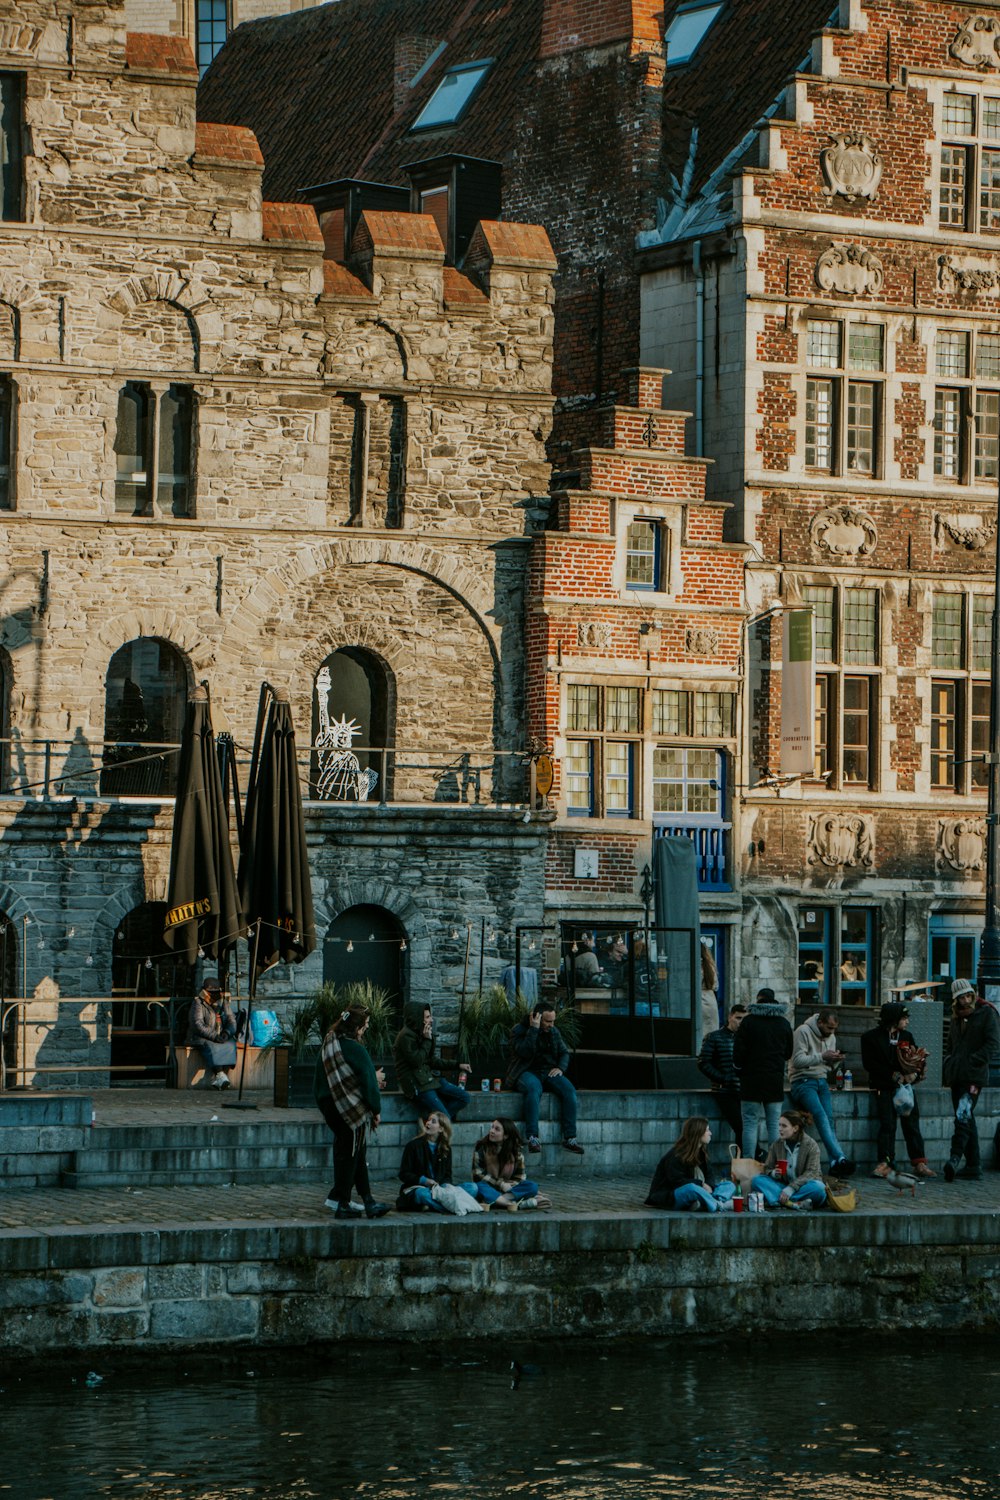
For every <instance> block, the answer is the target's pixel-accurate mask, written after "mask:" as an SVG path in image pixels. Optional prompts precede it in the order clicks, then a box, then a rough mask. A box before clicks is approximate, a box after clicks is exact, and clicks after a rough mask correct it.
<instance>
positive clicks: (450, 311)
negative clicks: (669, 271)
mask: <svg viewBox="0 0 1000 1500" xmlns="http://www.w3.org/2000/svg"><path fill="white" fill-rule="evenodd" d="M125 16H126V12H125V9H124V7H123V5H122V4H121V3H119V0H107V3H96V4H95V3H86V4H85V3H79V0H78V3H69V0H58V3H53V0H39V3H30V0H25V3H21V4H18V6H17V8H16V24H15V22H14V21H5V22H3V23H2V24H0V88H2V89H3V102H4V111H3V122H4V129H5V130H6V132H7V138H6V140H5V152H4V153H3V155H2V157H0V159H2V160H4V162H5V166H4V169H3V175H2V188H3V217H2V219H0V240H2V243H3V256H2V261H3V265H2V269H0V444H2V452H0V459H2V463H0V526H2V530H3V535H4V542H5V565H4V570H3V578H4V584H3V614H2V619H0V703H2V724H3V734H2V739H3V750H4V756H3V766H2V770H3V782H2V796H0V844H2V847H3V849H4V851H5V859H4V867H3V872H2V876H0V910H2V912H3V915H4V918H5V921H4V927H3V932H4V939H3V954H4V961H5V965H6V968H5V973H4V987H5V992H6V993H7V994H8V995H9V994H11V993H15V992H19V991H20V988H21V984H22V982H24V981H26V985H27V990H28V992H29V994H30V993H31V992H32V991H34V990H35V988H36V987H37V986H38V985H39V983H40V982H45V983H46V984H47V985H48V988H47V989H46V993H47V994H48V995H49V997H50V999H53V1001H54V1000H55V999H56V998H57V997H58V995H59V993H60V992H61V993H62V994H64V995H73V996H77V995H92V996H102V995H103V996H106V995H108V994H110V993H111V990H112V987H113V986H114V987H115V988H122V987H125V986H133V987H134V986H135V985H136V984H138V985H139V988H140V993H147V992H148V991H149V989H150V988H151V987H152V989H154V990H155V989H158V988H161V987H162V986H163V985H165V984H166V983H167V982H168V980H169V975H168V974H167V971H166V970H165V969H161V967H160V958H161V957H162V943H160V942H159V939H158V937H157V909H156V907H155V904H156V903H158V902H162V901H163V899H164V896H165V889H166V879H167V868H168V859H169V840H170V828H171V802H170V797H171V791H172V778H173V775H174V767H175V765H176V757H175V756H174V757H171V755H170V753H169V751H168V750H167V749H164V750H163V753H162V754H157V753H156V747H161V748H162V747H164V746H169V745H170V744H173V743H176V741H177V739H178V737H179V731H180V726H181V723H182V718H183V708H184V703H185V701H186V697H187V693H188V690H189V689H190V688H191V687H193V686H194V685H195V683H196V682H198V681H200V680H201V679H207V680H208V682H209V684H210V687H211V692H212V702H213V708H214V711H215V717H216V724H217V727H219V726H220V725H228V727H229V728H230V729H231V731H232V733H233V735H234V737H235V740H236V742H237V745H238V746H239V747H242V750H241V753H245V752H246V750H247V748H248V747H249V745H250V744H251V742H252V736H253V724H254V714H255V709H256V704H257V696H258V688H259V684H260V682H261V680H262V679H264V678H266V679H267V680H268V681H270V682H272V683H274V684H275V685H277V686H279V687H286V688H287V690H288V691H289V693H290V695H291V700H292V708H293V718H294V721H295V725H296V729H297V735H298V742H299V747H300V761H301V764H302V766H303V775H304V776H305V775H306V774H307V771H306V763H307V761H309V743H310V740H311V739H316V738H318V737H319V736H320V734H321V733H322V734H324V735H326V740H325V741H324V747H323V748H324V753H325V750H326V749H327V748H329V747H330V746H332V740H331V738H330V736H331V735H333V737H334V738H336V731H335V730H334V728H333V727H332V726H333V721H335V720H339V719H340V718H342V717H346V718H347V719H351V718H354V719H355V720H356V721H357V732H356V734H355V735H354V736H352V735H351V734H350V733H348V734H347V740H346V744H347V747H348V753H350V748H351V743H352V738H353V741H354V749H355V750H356V751H357V752H358V754H359V762H358V767H359V772H364V774H365V775H368V773H369V772H370V773H371V776H370V780H371V782H373V783H374V785H373V786H371V787H370V788H369V790H368V792H367V800H366V797H365V796H361V797H360V798H358V797H357V794H356V789H355V796H354V797H352V799H351V800H348V801H343V800H341V801H338V800H323V799H322V798H321V797H320V796H319V795H318V793H317V791H316V788H317V785H318V780H319V778H320V774H321V772H322V771H323V767H324V765H325V764H326V762H324V761H323V760H322V757H321V755H320V751H319V750H317V751H316V752H314V755H313V758H312V765H311V768H310V769H309V770H308V777H309V786H310V789H311V794H312V800H311V801H310V803H309V806H308V808H307V821H308V828H309V836H310V846H311V850H312V857H313V861H314V863H313V876H314V889H315V896H316V905H317V917H318V922H317V925H318V936H319V947H318V950H317V953H316V954H315V955H314V957H313V959H312V960H310V961H309V964H308V965H307V966H305V967H304V968H303V969H302V970H299V971H295V970H291V971H289V972H288V973H287V974H286V973H285V972H284V971H282V973H280V974H277V973H276V974H273V975H271V976H270V978H269V981H268V983H269V987H270V990H271V993H272V994H274V995H276V996H277V997H278V998H279V999H280V997H281V995H282V994H283V993H294V992H300V993H301V992H302V991H303V989H306V990H308V989H310V988H312V987H313V986H314V984H315V983H317V982H318V981H319V980H321V979H322V977H323V976H324V974H325V975H326V976H327V977H349V972H348V970H349V965H347V966H346V967H345V964H346V956H345V955H346V942H345V941H344V940H343V939H342V938H338V939H337V940H336V942H335V943H334V944H333V946H331V939H330V930H331V927H332V926H335V924H336V923H337V921H338V920H339V919H341V918H343V916H344V914H345V913H349V912H352V911H355V912H356V911H357V909H359V908H364V913H365V915H363V916H361V917H359V918H358V919H357V920H358V921H359V922H360V923H361V924H362V925H364V927H365V937H366V939H367V938H368V936H369V927H370V924H371V931H372V934H373V935H374V933H375V928H376V926H377V930H378V937H379V941H381V942H383V943H385V944H386V945H387V950H388V949H391V951H392V954H393V955H394V956H393V959H392V964H391V965H389V968H390V969H391V968H392V965H395V966H396V967H395V969H394V970H393V972H392V973H391V974H390V976H389V977H390V978H391V979H395V980H396V981H398V984H397V987H399V986H403V987H407V988H408V992H409V993H410V994H413V995H415V996H418V997H419V996H421V995H424V994H427V995H429V994H430V993H431V991H432V989H433V991H434V993H435V994H439V993H440V987H441V986H442V985H443V987H444V990H445V991H446V992H447V989H448V987H449V986H451V985H456V986H457V985H458V984H460V982H461V975H462V959H463V956H464V948H465V943H464V935H465V922H466V920H467V919H468V920H470V921H471V920H476V921H477V925H478V918H479V917H480V916H482V917H484V918H486V920H487V925H488V926H489V928H490V929H491V930H492V929H495V930H496V932H497V933H498V934H499V933H501V932H503V931H504V930H509V929H510V928H511V927H512V925H513V923H514V922H515V921H516V920H517V918H518V914H519V913H521V912H523V911H524V910H526V909H532V908H537V907H539V906H540V904H541V900H542V880H543V863H544V830H543V829H542V828H541V827H540V826H539V821H538V820H537V819H535V820H534V821H532V819H531V818H528V819H527V821H526V820H525V815H524V807H523V806H522V807H521V809H520V810H518V811H512V810H511V804H513V803H520V804H526V802H527V780H526V774H527V773H526V769H525V762H524V758H523V754H521V753H520V752H522V750H523V746H524V743H525V734H526V724H525V704H524V688H523V681H524V646H523V628H522V613H523V595H524V581H525V574H526V567H527V562H528V553H529V548H530V534H531V531H532V527H533V521H532V515H533V514H534V513H535V510H536V509H537V504H538V498H539V497H542V500H543V501H544V496H545V492H546V489H547V484H548V469H547V465H546V463H545V457H544V443H545V438H546V435H547V431H548V427H549V422H550V411H551V394H550V389H551V367H552V366H551V335H552V287H551V280H552V271H553V268H554V259H553V256H552V252H551V249H550V246H549V243H548V240H547V238H546V236H545V234H544V231H542V230H540V229H537V228H533V227H531V226H525V225H511V224H507V223H504V224H497V223H491V222H486V221H484V222H483V223H482V224H480V225H479V226H478V227H477V228H476V229H475V230H474V232H473V233H472V235H471V239H470V244H469V248H468V253H467V255H466V258H465V269H464V271H462V272H459V271H457V270H456V269H455V268H454V267H451V266H447V265H445V255H444V251H443V248H442V244H441V240H440V237H439V234H438V231H437V229H436V227H435V224H434V221H433V219H431V218H430V217H428V216H420V215H414V214H408V213H398V212H394V211H385V212H374V211H372V212H368V213H365V214H364V215H363V216H362V217H361V218H360V220H359V222H358V224H357V226H356V231H355V234H354V241H353V247H352V256H351V263H350V267H348V266H347V265H346V264H339V263H336V262H333V261H331V260H329V259H327V258H325V257H324V243H323V236H322V234H321V232H320V228H319V225H318V223H317V220H316V215H315V213H314V211H313V209H312V208H311V207H309V206H308V205H305V204H302V203H294V202H293V203H288V202H281V201H273V200H267V199H266V198H265V197H264V195H263V193H262V187H261V179H262V170H263V159H262V155H261V152H260V149H259V145H258V142H257V140H256V139H255V137H254V135H253V133H252V132H251V131H249V130H248V129H246V128H243V127H240V126H234V125H231V124H221V125H220V124H218V123H217V122H213V121H203V120H196V118H195V90H196V84H197V70H196V68H195V64H194V60H193V57H192V55H191V51H190V48H189V47H188V46H187V44H186V43H185V42H183V41H182V40H179V39H176V38H170V37H165V36H156V35H137V34H135V33H129V32H127V31H126V25H125ZM68 56H69V57H70V59H71V67H69V68H67V57H68ZM98 96H99V97H100V99H101V106H100V109H96V108H95V107H94V99H95V98H96V97H98ZM324 670H325V671H326V672H327V674H328V678H329V680H330V686H329V688H326V689H324V688H323V686H322V683H323V682H324V681H325V680H326V679H323V677H322V674H323V672H324ZM359 736H360V738H359ZM143 746H152V747H153V748H152V749H148V750H143ZM365 746H368V747H370V748H369V749H365ZM333 748H334V749H335V748H336V746H333ZM137 750H142V751H143V753H142V754H141V755H140V754H137ZM376 778H377V779H376ZM383 796H384V799H385V804H386V805H385V806H383V807H379V802H380V801H381V800H382V799H383ZM501 804H504V806H501ZM376 825H377V830H376ZM372 918H374V919H376V920H374V921H373V920H372ZM379 924H380V925H379ZM336 930H337V931H339V930H340V929H336ZM459 930H460V932H461V941H460V940H459V937H458V936H457V934H458V933H459ZM334 935H336V934H334ZM324 940H326V943H325V956H324ZM497 941H498V939H497V938H495V939H494V953H495V952H496V949H495V944H496V942H497ZM147 958H149V959H151V961H152V962H151V964H149V965H147V964H146V962H145V960H146V959H147ZM15 984H16V991H15V990H14V988H13V986H14V985H15ZM67 1025H68V1027H69V1031H70V1032H72V1031H73V1030H74V1025H75V1023H73V1024H70V1023H67ZM77 1029H78V1028H77ZM70 1040H71V1038H70ZM69 1044H70V1043H69V1041H68V1042H67V1045H69Z"/></svg>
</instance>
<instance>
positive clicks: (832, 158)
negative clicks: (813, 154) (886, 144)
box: [819, 130, 885, 203]
mask: <svg viewBox="0 0 1000 1500" xmlns="http://www.w3.org/2000/svg"><path fill="white" fill-rule="evenodd" d="M830 140H831V144H830V145H829V146H826V147H824V149H823V150H822V151H821V152H820V158H819V159H820V165H821V166H822V168H823V176H824V177H825V178H826V188H825V190H824V191H825V192H826V195H827V197H828V198H833V197H837V198H846V199H847V201H848V203H857V202H858V201H859V200H860V199H863V198H874V197H875V194H876V193H877V192H878V185H879V183H880V182H881V181H882V168H883V166H884V165H885V163H884V162H883V161H882V158H881V156H880V155H879V149H878V147H877V146H876V144H875V142H874V141H873V140H872V139H871V137H870V136H867V135H864V134H863V133H862V132H861V131H860V130H852V131H849V132H847V133H846V134H845V135H834V136H831V137H830Z"/></svg>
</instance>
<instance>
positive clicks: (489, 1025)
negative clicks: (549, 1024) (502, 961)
mask: <svg viewBox="0 0 1000 1500" xmlns="http://www.w3.org/2000/svg"><path fill="white" fill-rule="evenodd" d="M553 1008H554V1009H555V1012H556V1026H557V1027H558V1029H559V1031H560V1032H561V1034H562V1038H563V1041H564V1042H565V1043H566V1045H567V1047H568V1048H569V1049H570V1051H571V1052H572V1051H573V1050H574V1049H575V1048H576V1047H577V1045H578V1044H579V1041H580V1020H579V1017H578V1016H577V1013H576V1011H575V1010H574V1009H573V1007H572V1006H571V1005H567V1006H563V1007H562V1008H560V1007H559V1006H558V1005H555V1006H554V1007H553ZM531 1009H532V1007H531V1004H530V1003H529V1002H528V1001H527V1000H526V999H525V997H524V995H523V994H522V993H521V992H520V990H519V991H518V993H517V997H516V999H515V1000H514V1003H513V1004H511V1002H510V1000H509V999H508V998H507V991H506V990H505V989H504V987H503V985H502V984H492V985H490V986H489V987H488V988H487V989H484V990H478V991H477V992H476V994H474V995H472V996H470V997H469V999H468V1000H466V1002H465V1007H464V1009H463V1011H462V1016H461V1021H460V1024H459V1030H458V1052H459V1056H460V1057H462V1058H466V1059H467V1060H468V1061H469V1063H470V1064H471V1065H472V1070H473V1072H474V1073H478V1074H480V1076H482V1077H484V1078H501V1079H502V1078H503V1077H504V1076H505V1074H506V1072H507V1058H508V1051H509V1042H510V1034H511V1032H512V1030H513V1029H514V1027H515V1026H516V1025H517V1024H518V1022H519V1021H524V1020H526V1019H527V1017H528V1016H529V1015H530V1013H531Z"/></svg>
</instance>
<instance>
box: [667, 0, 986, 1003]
mask: <svg viewBox="0 0 1000 1500" xmlns="http://www.w3.org/2000/svg"><path fill="white" fill-rule="evenodd" d="M714 25H715V26H716V27H717V28H718V32H719V47H720V48H724V47H725V46H726V45H728V48H729V53H730V56H731V57H732V62H731V67H732V68H736V67H738V66H740V63H739V62H738V60H737V55H736V54H737V52H738V51H739V49H740V43H741V40H742V38H741V37H740V35H739V30H738V26H737V22H736V18H735V16H727V15H720V16H718V18H717V20H716V21H715V23H714ZM727 29H728V31H729V33H730V36H729V40H728V44H727V43H726V32H727ZM998 38H1000V10H998V9H997V8H996V7H995V6H992V5H987V6H982V7H980V8H979V11H978V12H975V13H973V12H970V10H969V8H968V7H963V6H960V5H954V4H942V3H938V0H923V3H921V4H920V5H919V6H918V7H913V6H909V5H902V4H897V3H893V0H861V3H858V0H851V3H844V4H842V5H841V6H840V11H839V16H837V17H835V19H834V23H833V24H831V25H829V26H827V27H824V28H817V30H816V35H815V36H814V38H813V40H812V43H811V46H810V47H809V48H808V49H807V50H806V51H804V52H803V54H802V57H801V59H800V62H799V65H798V67H797V70H796V71H795V72H794V74H793V75H792V76H791V77H790V78H789V79H788V81H787V83H786V84H785V85H784V86H783V87H782V88H781V89H780V90H776V91H775V93H774V95H773V96H772V97H771V98H770V99H768V98H767V97H765V96H764V95H763V94H761V93H758V94H757V96H756V108H757V111H758V114H759V116H760V120H759V122H758V124H757V126H756V127H755V128H754V130H753V131H752V132H751V134H750V135H747V136H745V137H743V138H740V137H739V135H738V132H737V131H735V130H733V131H731V132H730V133H729V134H728V136H718V135H716V136H715V137H714V140H715V146H714V150H713V151H712V153H711V154H709V155H707V156H706V155H705V154H704V153H703V152H702V150H701V148H700V145H697V143H696V142H694V141H692V142H691V147H690V149H691V150H692V152H694V153H695V159H696V161H697V167H696V169H695V171H694V172H693V173H692V174H690V176H689V179H688V192H687V194H686V197H685V198H684V201H677V202H676V203H674V204H673V205H672V206H671V208H670V210H669V212H668V213H667V214H666V215H665V216H664V222H663V223H662V224H661V225H660V226H659V227H658V229H656V230H654V231H652V232H645V233H643V234H641V235H640V245H641V246H642V247H643V248H642V250H641V253H640V267H641V272H642V277H643V293H642V296H643V319H642V321H643V358H644V359H647V360H649V361H651V362H667V361H668V360H669V362H670V363H671V364H672V365H673V367H674V375H673V376H672V377H671V379H670V381H668V384H667V398H668V400H669V401H671V402H675V403H677V404H688V403H689V402H690V403H691V405H692V406H693V407H694V408H695V410H696V411H697V412H698V413H699V416H700V420H701V422H702V424H703V432H704V444H705V451H707V452H709V453H711V454H712V456H713V458H714V459H715V464H714V467H713V469H712V471H711V473H710V477H709V494H713V493H717V494H720V495H724V496H725V497H726V498H728V499H732V500H734V501H735V502H736V504H735V506H734V509H733V510H732V511H731V512H730V515H731V517H732V522H733V525H734V527H736V528H738V529H736V530H734V532H733V533H732V534H733V535H734V536H739V537H740V538H742V539H744V540H746V541H747V542H748V543H752V546H753V553H752V557H751V560H750V561H749V563H748V571H747V602H748V607H749V609H750V610H751V611H752V612H754V613H756V612H758V611H760V610H762V609H764V608H765V607H766V606H767V605H768V604H769V603H770V602H771V601H775V600H776V601H780V602H781V603H783V604H784V605H785V606H791V605H794V604H800V603H808V604H811V605H812V607H813V611H814V619H815V642H816V695H817V696H816V756H815V766H814V771H813V774H812V775H811V776H806V777H805V778H804V779H802V780H801V781H796V782H794V783H793V784H791V785H789V786H788V787H787V789H785V790H778V789H777V788H775V787H772V786H769V785H767V777H766V773H767V772H774V771H776V770H778V769H779V753H778V742H779V733H780V670H779V667H780V654H781V653H780V639H779V635H780V632H779V631H778V630H773V631H772V630H771V629H770V628H768V627H767V626H764V627H762V628H760V629H757V628H754V630H753V631H752V632H751V634H752V638H753V643H754V649H755V654H754V660H753V663H752V671H751V674H750V682H749V689H750V694H751V696H750V699H749V704H748V706H749V715H748V722H749V724H750V728H751V732H750V734H749V735H748V739H747V742H746V744H745V745H744V747H743V748H744V754H745V766H746V775H745V777H744V780H745V781H747V782H749V783H751V784H752V783H756V786H751V789H749V790H748V791H747V792H746V795H745V800H744V807H743V818H744V823H743V837H742V840H741V862H742V865H743V870H742V893H743V907H744V964H745V966H746V967H747V970H748V971H749V972H751V973H754V974H759V975H760V976H761V977H766V978H768V979H769V980H770V981H771V982H772V983H774V985H775V987H776V988H779V989H781V990H783V991H786V992H787V991H792V990H795V989H797V990H798V993H799V996H800V998H801V999H803V1000H806V1001H809V1000H815V999H822V1000H826V1001H833V1002H842V1003H845V1004H857V1003H868V1004H876V1003H878V1001H879V1000H880V999H881V998H884V987H885V986H886V985H887V984H892V983H897V982H901V981H904V980H907V979H911V978H918V977H924V976H926V975H928V974H929V973H930V974H933V975H934V976H936V977H939V978H940V977H945V976H947V975H949V974H955V973H961V974H965V975H968V974H970V973H974V972H975V962H976V952H977V947H978V940H979V935H980V932H981V929H982V921H983V918H982V913H983V898H982V880H983V861H984V844H985V823H984V813H985V790H984V788H985V780H986V768H985V765H984V763H983V760H982V758H981V757H982V754H983V752H984V751H985V750H986V749H987V745H988V722H989V700H990V682H991V662H990V624H991V617H992V609H993V565H994V545H995V542H994V538H995V532H996V505H997V501H996V491H997V478H998V432H1000V309H998V305H997V289H998V288H1000V258H998V251H1000V245H998V240H997V235H998V233H1000V208H998V203H1000V189H998V187H997V183H998V182H1000V154H998V153H997V151H996V150H995V149H994V148H993V146H992V145H991V141H992V138H993V133H994V132H993V125H992V123H991V122H992V120H993V116H994V114H995V113H996V112H997V111H998V110H1000V76H998V75H1000V50H998V46H997V42H998ZM723 55H724V54H723ZM791 60H792V59H790V61H791ZM689 74H690V76H689V81H688V84H687V89H688V91H689V94H690V96H691V97H692V98H696V97H697V94H698V91H699V89H700V90H701V91H702V92H703V94H704V95H705V97H706V98H707V97H708V96H709V95H710V94H711V92H712V91H714V89H715V88H716V87H717V85H718V73H717V72H713V70H712V68H711V67H710V66H709V63H708V59H707V54H706V59H705V62H704V65H702V64H701V63H699V61H698V59H697V58H696V59H695V60H694V62H693V64H692V66H691V69H690V70H689Z"/></svg>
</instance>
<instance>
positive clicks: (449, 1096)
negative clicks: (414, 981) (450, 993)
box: [392, 1000, 469, 1120]
mask: <svg viewBox="0 0 1000 1500" xmlns="http://www.w3.org/2000/svg"><path fill="white" fill-rule="evenodd" d="M392 1060H393V1063H394V1065H395V1068H396V1082H397V1083H398V1084H399V1091H400V1093H401V1094H402V1095H403V1097H404V1099H408V1100H409V1101H410V1103H411V1104H414V1105H416V1108H417V1111H418V1113H419V1114H420V1115H424V1114H426V1112H427V1111H428V1110H432V1109H433V1110H437V1111H438V1112H439V1113H441V1114H444V1115H447V1117H448V1118H449V1119H450V1120H454V1119H455V1118H456V1117H457V1115H458V1113H459V1111H460V1110H463V1109H464V1108H465V1106H466V1105H467V1104H468V1102H469V1096H468V1094H467V1093H466V1091H465V1089H463V1088H459V1086H458V1085H457V1084H454V1083H449V1082H448V1081H447V1079H445V1078H442V1077H441V1059H440V1058H439V1057H438V1055H437V1053H436V1052H435V1051H434V1021H433V1018H432V1016H431V1008H430V1006H429V1005H424V1004H423V1003H422V1002H421V1001H419V1000H409V1001H407V1003H406V1005H404V1006H403V1027H402V1030H401V1031H399V1032H398V1033H397V1035H396V1040H395V1041H394V1042H393V1044H392ZM463 1066H467V1065H465V1064H463Z"/></svg>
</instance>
